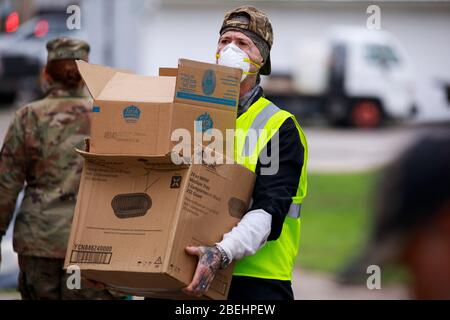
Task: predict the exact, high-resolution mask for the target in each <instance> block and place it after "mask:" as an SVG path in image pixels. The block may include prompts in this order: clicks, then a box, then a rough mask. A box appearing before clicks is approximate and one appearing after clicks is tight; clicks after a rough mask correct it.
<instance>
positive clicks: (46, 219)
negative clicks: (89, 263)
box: [0, 87, 91, 262]
mask: <svg viewBox="0 0 450 320" xmlns="http://www.w3.org/2000/svg"><path fill="white" fill-rule="evenodd" d="M90 109H91V101H90V100H89V99H88V98H86V93H85V91H84V89H78V90H74V91H67V90H63V89H61V88H58V87H54V88H53V89H52V90H51V91H50V93H49V95H48V96H47V97H46V98H45V99H43V100H40V101H36V102H33V103H31V104H29V105H27V106H25V107H24V108H22V109H20V110H19V111H18V112H17V113H16V115H15V117H14V119H13V120H12V123H11V125H10V127H9V129H8V132H7V134H6V137H5V140H4V144H3V147H2V149H1V151H0V195H1V196H0V239H1V236H2V235H3V234H4V233H5V231H6V229H7V227H8V224H9V222H10V220H11V218H12V215H13V212H14V208H15V203H16V199H17V196H18V194H19V192H20V191H21V190H22V188H24V199H23V202H22V205H21V208H20V211H19V212H18V215H17V219H16V223H15V228H14V238H13V245H14V249H15V251H16V252H18V253H19V254H21V255H27V256H34V257H47V258H64V256H65V253H66V247H67V241H68V236H69V232H70V226H71V223H72V218H73V213H74V208H75V203H76V195H77V192H78V187H79V183H80V174H81V170H82V159H81V157H79V156H77V154H76V153H75V151H74V149H75V148H76V147H82V146H83V141H84V138H85V137H86V136H88V135H89V129H90V116H89V114H90ZM0 262H1V258H0Z"/></svg>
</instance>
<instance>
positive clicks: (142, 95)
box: [97, 72, 176, 103]
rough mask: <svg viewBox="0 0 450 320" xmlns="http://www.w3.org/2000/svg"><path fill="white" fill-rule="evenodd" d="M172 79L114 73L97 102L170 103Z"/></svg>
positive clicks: (173, 81)
mask: <svg viewBox="0 0 450 320" xmlns="http://www.w3.org/2000/svg"><path fill="white" fill-rule="evenodd" d="M175 82H176V79H175V78H174V77H148V76H142V75H137V74H129V73H122V72H116V73H115V74H114V75H113V76H112V77H111V78H110V79H109V81H108V83H107V84H106V85H105V86H104V88H103V90H102V91H101V92H100V94H99V95H98V97H97V99H98V100H108V101H134V102H154V103H170V102H172V101H173V96H174V92H175Z"/></svg>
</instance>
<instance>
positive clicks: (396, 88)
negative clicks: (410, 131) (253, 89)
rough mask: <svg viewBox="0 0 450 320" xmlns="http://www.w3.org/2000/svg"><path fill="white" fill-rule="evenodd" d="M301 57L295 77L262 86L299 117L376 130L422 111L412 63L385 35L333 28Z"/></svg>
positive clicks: (303, 50) (302, 51)
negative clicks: (317, 116) (311, 116)
mask: <svg viewBox="0 0 450 320" xmlns="http://www.w3.org/2000/svg"><path fill="white" fill-rule="evenodd" d="M296 58H297V59H296V65H295V66H294V68H293V72H292V74H291V75H288V76H287V77H286V76H285V77H284V80H283V77H277V76H276V75H275V76H274V77H272V78H269V79H268V80H267V81H265V82H263V86H264V87H265V89H266V90H265V91H266V96H267V97H268V98H269V99H272V100H273V102H274V103H276V104H279V105H280V106H281V107H285V108H286V109H287V110H289V111H291V112H293V113H294V114H305V113H316V114H317V113H319V114H320V115H321V116H322V117H323V116H325V118H326V119H327V120H329V121H330V122H331V123H332V124H334V125H350V126H355V127H366V128H367V127H369V128H372V127H378V126H380V125H381V124H382V123H383V122H384V121H385V120H387V119H396V120H402V119H407V118H410V117H411V116H413V115H415V114H416V112H417V108H416V106H415V95H414V75H413V69H412V65H411V61H410V58H409V57H408V55H407V53H406V52H405V50H404V49H403V48H402V47H401V45H400V43H399V42H398V41H397V40H396V38H395V37H394V36H393V35H391V34H390V33H388V32H386V31H381V30H368V29H365V28H359V27H346V26H342V27H334V28H332V29H330V30H329V32H328V36H327V38H326V39H324V40H322V41H310V42H306V43H305V44H304V45H303V46H301V47H299V49H298V53H297V55H296Z"/></svg>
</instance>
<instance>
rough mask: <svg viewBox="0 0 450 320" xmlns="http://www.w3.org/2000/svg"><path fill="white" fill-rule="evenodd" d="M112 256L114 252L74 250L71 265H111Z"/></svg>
mask: <svg viewBox="0 0 450 320" xmlns="http://www.w3.org/2000/svg"><path fill="white" fill-rule="evenodd" d="M111 256H112V252H94V251H78V250H72V254H71V255H70V263H94V264H109V263H110V262H111Z"/></svg>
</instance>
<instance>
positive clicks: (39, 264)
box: [19, 255, 120, 300]
mask: <svg viewBox="0 0 450 320" xmlns="http://www.w3.org/2000/svg"><path fill="white" fill-rule="evenodd" d="M19 265H20V274H19V291H20V295H21V296H22V299H23V300H100V299H101V300H113V299H120V296H118V295H113V294H112V293H110V292H109V291H107V290H98V289H94V288H86V287H85V286H83V281H82V282H81V288H80V289H72V290H71V289H69V288H68V287H67V279H68V277H69V276H70V274H68V273H67V272H66V271H65V270H63V265H64V260H63V259H52V258H39V257H30V256H23V255H19Z"/></svg>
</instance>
